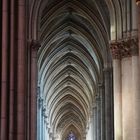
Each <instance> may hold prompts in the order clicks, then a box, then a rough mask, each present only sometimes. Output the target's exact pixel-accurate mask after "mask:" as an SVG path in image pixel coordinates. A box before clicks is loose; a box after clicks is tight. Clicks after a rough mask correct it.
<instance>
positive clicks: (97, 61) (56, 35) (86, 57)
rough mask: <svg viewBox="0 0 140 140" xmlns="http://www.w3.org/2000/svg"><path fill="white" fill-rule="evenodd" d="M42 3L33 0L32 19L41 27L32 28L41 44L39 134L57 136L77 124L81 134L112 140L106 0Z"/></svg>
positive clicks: (48, 136)
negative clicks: (101, 0)
mask: <svg viewBox="0 0 140 140" xmlns="http://www.w3.org/2000/svg"><path fill="white" fill-rule="evenodd" d="M103 3H104V11H106V12H107V13H109V10H108V3H106V2H105V1H104V2H103ZM38 4H40V5H36V3H35V5H34V6H37V7H38V8H37V9H36V11H38V13H37V14H36V15H38V16H37V17H36V18H35V17H34V16H33V17H32V20H33V21H30V22H31V23H34V22H35V24H33V25H32V26H33V27H34V26H35V27H36V28H37V29H38V30H37V31H36V30H35V31H34V30H32V32H31V34H30V35H31V36H32V37H31V38H34V39H37V40H39V42H40V45H41V47H40V49H39V51H38V54H37V59H38V62H37V63H38V87H39V88H38V89H39V95H38V96H39V97H38V104H39V106H38V119H37V121H38V133H37V134H38V139H43V137H47V138H49V139H58V138H60V136H62V134H63V130H64V129H65V128H69V129H68V130H67V131H70V127H68V126H69V125H70V126H71V125H73V126H74V128H75V129H76V131H77V132H79V135H80V136H79V137H80V138H81V140H84V139H91V137H99V139H100V138H101V137H102V138H103V137H106V139H110V140H111V139H112V138H113V106H112V105H113V96H112V61H111V60H112V58H111V53H110V50H109V38H110V29H109V26H108V25H109V23H110V19H109V17H108V20H104V15H103V12H102V11H100V8H101V7H102V5H100V3H95V2H92V1H90V2H86V1H85V2H82V1H80V0H76V1H65V0H63V1H61V2H58V1H48V2H46V4H44V3H43V1H39V2H38ZM42 4H43V6H41V5H42ZM40 11H41V12H40ZM35 32H36V33H37V34H35ZM104 122H106V124H105V125H103V124H104ZM93 130H94V134H92V132H91V131H93ZM101 133H102V136H101ZM45 135H46V136H45ZM63 135H64V134H63Z"/></svg>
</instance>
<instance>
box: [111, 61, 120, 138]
mask: <svg viewBox="0 0 140 140" xmlns="http://www.w3.org/2000/svg"><path fill="white" fill-rule="evenodd" d="M113 78H114V81H113V83H114V133H115V140H122V93H121V60H120V59H113Z"/></svg>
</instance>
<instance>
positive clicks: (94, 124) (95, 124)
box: [93, 105, 97, 140]
mask: <svg viewBox="0 0 140 140" xmlns="http://www.w3.org/2000/svg"><path fill="white" fill-rule="evenodd" d="M93 140H97V108H96V105H94V106H93Z"/></svg>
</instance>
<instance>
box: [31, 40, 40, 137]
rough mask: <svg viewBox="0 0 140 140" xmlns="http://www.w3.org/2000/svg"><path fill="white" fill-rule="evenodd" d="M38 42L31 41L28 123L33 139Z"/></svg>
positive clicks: (35, 111)
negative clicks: (29, 112)
mask: <svg viewBox="0 0 140 140" xmlns="http://www.w3.org/2000/svg"><path fill="white" fill-rule="evenodd" d="M40 46H41V45H40V43H39V42H38V41H35V40H33V41H32V42H31V72H30V74H31V84H30V85H31V96H30V105H31V106H30V107H31V114H30V123H31V124H30V125H31V130H30V131H31V134H30V140H35V139H36V136H37V130H36V128H37V127H36V122H37V118H36V116H37V105H36V104H37V76H38V72H37V51H38V49H39V48H40Z"/></svg>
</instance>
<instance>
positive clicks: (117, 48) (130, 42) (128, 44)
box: [110, 37, 139, 59]
mask: <svg viewBox="0 0 140 140" xmlns="http://www.w3.org/2000/svg"><path fill="white" fill-rule="evenodd" d="M110 49H111V51H112V57H113V59H122V58H125V57H130V56H134V55H138V52H139V47H138V38H137V37H135V38H128V39H125V40H119V41H117V42H111V43H110Z"/></svg>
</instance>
